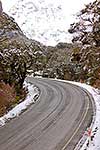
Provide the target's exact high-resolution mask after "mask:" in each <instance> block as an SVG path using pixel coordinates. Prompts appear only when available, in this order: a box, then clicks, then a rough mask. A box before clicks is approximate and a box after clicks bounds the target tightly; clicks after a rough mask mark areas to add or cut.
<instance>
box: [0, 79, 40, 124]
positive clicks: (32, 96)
mask: <svg viewBox="0 0 100 150" xmlns="http://www.w3.org/2000/svg"><path fill="white" fill-rule="evenodd" d="M24 87H27V89H28V94H27V97H26V99H25V100H24V101H23V102H21V103H19V104H18V105H16V106H15V107H14V108H13V109H12V110H10V111H9V112H8V113H7V114H5V115H4V116H2V117H0V126H3V125H5V123H6V122H7V121H8V120H10V119H12V118H15V117H17V116H19V115H20V114H21V112H23V111H24V110H25V109H27V107H28V106H29V105H31V104H33V103H35V101H36V98H37V97H38V96H39V90H38V88H37V87H36V86H34V85H33V84H30V83H27V82H26V81H25V82H24Z"/></svg>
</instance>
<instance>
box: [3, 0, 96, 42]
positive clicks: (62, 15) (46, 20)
mask: <svg viewBox="0 0 100 150" xmlns="http://www.w3.org/2000/svg"><path fill="white" fill-rule="evenodd" d="M1 1H2V3H3V10H4V11H5V12H6V13H8V14H9V15H11V16H12V17H14V18H15V20H16V22H17V23H18V25H19V26H20V27H21V29H22V31H23V32H24V33H25V34H26V36H27V37H29V38H33V39H35V40H38V41H40V42H42V43H44V44H47V45H55V44H56V43H57V42H60V41H66V40H67V41H70V40H71V37H70V35H67V34H68V32H67V30H68V29H69V27H70V24H71V23H73V22H74V21H75V18H76V15H75V14H76V13H77V12H79V11H80V10H81V9H82V8H84V5H85V4H88V3H90V2H93V1H94V0H1ZM29 2H33V3H34V5H35V6H36V7H37V8H38V12H35V11H34V12H32V13H30V10H29V7H28V5H29ZM59 6H60V7H61V10H59V11H57V10H56V9H55V8H58V7H59ZM22 7H23V8H22ZM50 7H51V8H52V10H53V11H54V14H52V12H51V10H50ZM43 8H45V9H48V14H47V15H45V13H46V12H45V13H43V11H41V9H43ZM33 10H34V8H33ZM48 15H49V17H48ZM53 15H54V16H55V19H54V18H53ZM38 18H39V20H38ZM52 33H53V34H52Z"/></svg>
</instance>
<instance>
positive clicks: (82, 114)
mask: <svg viewBox="0 0 100 150" xmlns="http://www.w3.org/2000/svg"><path fill="white" fill-rule="evenodd" d="M27 81H28V82H30V83H32V84H36V85H37V86H38V87H39V88H40V96H39V98H38V101H37V102H36V103H35V104H34V105H31V106H30V107H29V108H28V109H27V110H26V111H25V112H24V113H22V114H21V115H20V116H19V117H17V118H15V119H13V120H11V121H9V122H8V123H7V124H6V125H5V126H3V127H1V128H0V150H74V147H75V145H76V144H77V143H78V141H79V139H80V138H81V137H82V135H83V133H84V131H85V130H86V128H87V127H88V126H89V125H90V122H91V119H92V116H93V106H92V102H91V96H89V95H88V93H87V92H85V91H84V90H83V89H81V88H79V87H78V86H75V85H72V84H69V83H65V82H60V81H56V80H50V79H36V78H35V79H34V78H32V77H29V78H27Z"/></svg>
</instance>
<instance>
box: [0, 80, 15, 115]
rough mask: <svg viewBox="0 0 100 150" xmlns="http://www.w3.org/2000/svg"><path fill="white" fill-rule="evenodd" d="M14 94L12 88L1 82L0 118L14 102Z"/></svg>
mask: <svg viewBox="0 0 100 150" xmlns="http://www.w3.org/2000/svg"><path fill="white" fill-rule="evenodd" d="M15 99H16V94H15V91H14V88H13V86H12V87H11V86H9V84H5V83H3V82H1V83H0V116H1V115H2V114H4V113H5V112H6V111H7V110H8V108H9V107H10V105H11V104H12V103H13V102H14V101H15Z"/></svg>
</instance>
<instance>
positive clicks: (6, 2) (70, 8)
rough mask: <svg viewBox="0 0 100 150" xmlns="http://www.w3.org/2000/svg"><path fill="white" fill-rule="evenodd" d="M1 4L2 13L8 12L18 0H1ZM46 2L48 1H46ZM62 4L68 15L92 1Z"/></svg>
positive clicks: (63, 0) (66, 1) (64, 0)
mask: <svg viewBox="0 0 100 150" xmlns="http://www.w3.org/2000/svg"><path fill="white" fill-rule="evenodd" d="M1 1H2V3H3V8H4V11H5V10H6V11H9V9H10V8H11V7H13V6H14V5H15V4H16V2H17V1H18V0H1ZM47 1H48V0H47ZM61 1H62V3H63V4H64V11H65V12H67V13H68V14H73V13H76V12H77V11H79V10H81V8H82V7H83V6H84V4H88V3H89V2H92V1H94V0H61Z"/></svg>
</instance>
